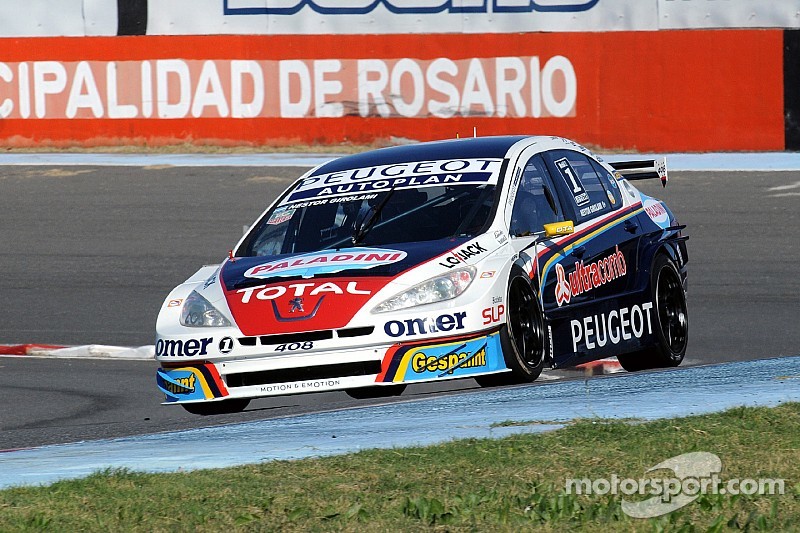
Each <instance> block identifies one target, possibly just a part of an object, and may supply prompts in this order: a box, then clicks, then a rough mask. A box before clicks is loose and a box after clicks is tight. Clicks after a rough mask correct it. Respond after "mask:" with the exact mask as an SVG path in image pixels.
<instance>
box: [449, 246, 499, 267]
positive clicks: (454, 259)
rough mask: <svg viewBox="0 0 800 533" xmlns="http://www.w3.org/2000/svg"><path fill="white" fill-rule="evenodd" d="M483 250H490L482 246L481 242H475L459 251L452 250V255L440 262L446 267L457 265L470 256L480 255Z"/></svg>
mask: <svg viewBox="0 0 800 533" xmlns="http://www.w3.org/2000/svg"><path fill="white" fill-rule="evenodd" d="M483 252H488V250H487V249H486V248H484V247H483V246H481V245H480V243H477V242H473V243H472V244H469V245H467V246H465V247H464V248H462V249H460V250H458V251H453V252H450V253H451V255H448V256H447V257H445V259H444V261H442V262H439V264H440V265H441V266H443V267H445V268H453V267H457V266H458V265H460V264H461V263H464V262H465V261H466V260H467V259H469V258H470V257H473V256H475V255H480V254H482V253H483Z"/></svg>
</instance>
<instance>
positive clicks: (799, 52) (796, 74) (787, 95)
mask: <svg viewBox="0 0 800 533" xmlns="http://www.w3.org/2000/svg"><path fill="white" fill-rule="evenodd" d="M783 121H784V122H783V123H784V132H785V138H786V147H785V149H786V150H795V151H796V150H800V30H784V32H783Z"/></svg>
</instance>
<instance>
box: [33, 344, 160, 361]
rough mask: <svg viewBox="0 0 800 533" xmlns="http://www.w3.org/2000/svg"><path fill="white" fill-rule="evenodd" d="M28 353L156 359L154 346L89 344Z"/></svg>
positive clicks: (70, 356)
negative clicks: (135, 346) (136, 346)
mask: <svg viewBox="0 0 800 533" xmlns="http://www.w3.org/2000/svg"><path fill="white" fill-rule="evenodd" d="M28 355H31V356H34V357H59V358H75V359H154V358H155V347H154V346H152V345H151V346H140V347H138V348H134V347H126V346H104V345H101V344H89V345H86V346H72V347H69V348H57V349H48V348H40V349H34V350H30V351H29V352H28Z"/></svg>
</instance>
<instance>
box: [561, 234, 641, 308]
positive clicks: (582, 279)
mask: <svg viewBox="0 0 800 533" xmlns="http://www.w3.org/2000/svg"><path fill="white" fill-rule="evenodd" d="M627 272H628V267H627V265H626V264H625V255H624V254H623V253H622V252H621V251H620V249H619V246H617V247H616V251H615V252H614V253H613V254H611V255H609V256H608V257H606V258H604V259H601V260H599V261H597V262H594V263H590V264H589V265H586V266H584V264H583V261H581V262H579V263H575V271H574V272H570V274H569V281H567V275H566V274H565V272H564V267H563V266H561V263H556V277H557V278H558V280H557V281H556V288H555V294H556V303H557V304H558V306H559V307H561V306H562V305H564V304H568V303H569V302H570V300H572V297H573V296H578V295H579V294H583V293H584V292H589V291H590V290H592V289H594V288H596V287H600V286H602V285H605V284H606V283H609V282H611V281H614V280H615V279H617V278H621V277H622V276H624V275H625V274H626V273H627Z"/></svg>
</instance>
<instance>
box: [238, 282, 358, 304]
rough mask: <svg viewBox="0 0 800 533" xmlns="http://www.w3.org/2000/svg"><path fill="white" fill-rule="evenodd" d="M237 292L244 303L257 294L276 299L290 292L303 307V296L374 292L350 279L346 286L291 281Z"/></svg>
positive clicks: (257, 295)
mask: <svg viewBox="0 0 800 533" xmlns="http://www.w3.org/2000/svg"><path fill="white" fill-rule="evenodd" d="M236 293H237V294H241V295H242V303H243V304H246V303H250V301H251V300H252V299H253V296H254V295H255V298H256V300H275V299H276V298H280V297H281V296H283V295H284V294H287V293H288V294H289V295H290V296H292V298H294V299H295V300H294V301H295V302H298V303H299V305H300V306H301V308H302V303H300V302H302V301H303V300H302V297H303V296H305V295H308V296H318V295H325V294H364V295H369V294H372V291H369V290H362V289H359V288H358V282H357V281H348V282H347V284H346V285H344V287H342V286H341V285H339V284H338V283H334V282H332V281H328V282H325V283H313V282H310V283H291V284H289V285H270V286H264V285H262V286H259V287H247V288H246V289H239V290H238V291H236Z"/></svg>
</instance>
